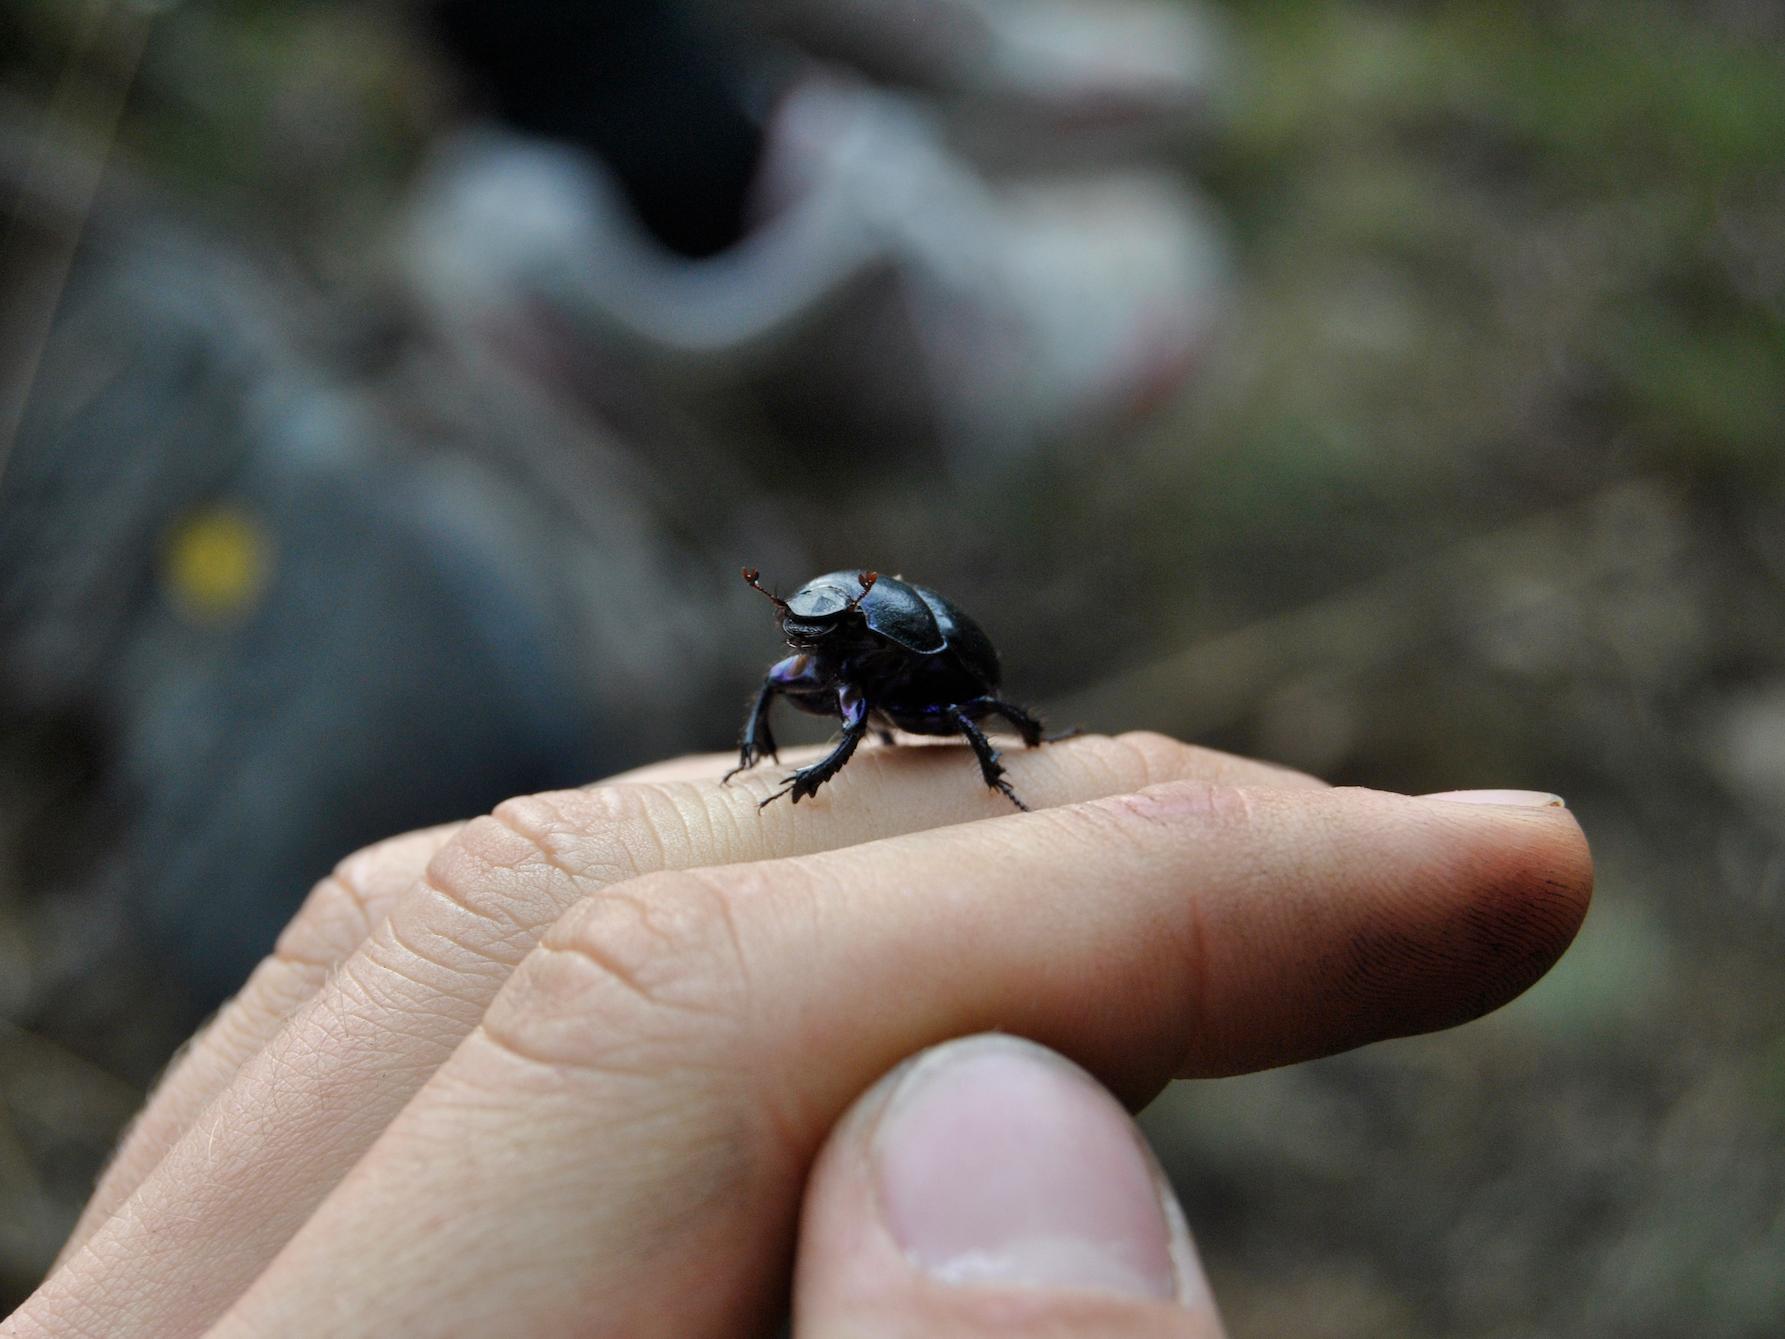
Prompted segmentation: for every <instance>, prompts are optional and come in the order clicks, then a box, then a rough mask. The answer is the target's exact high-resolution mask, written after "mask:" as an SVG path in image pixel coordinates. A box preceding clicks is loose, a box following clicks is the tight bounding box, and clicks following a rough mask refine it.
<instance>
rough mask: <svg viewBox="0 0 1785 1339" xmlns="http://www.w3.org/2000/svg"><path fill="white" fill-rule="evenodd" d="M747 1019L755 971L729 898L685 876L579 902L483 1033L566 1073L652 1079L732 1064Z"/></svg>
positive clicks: (646, 880) (656, 878) (654, 879)
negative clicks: (715, 1061) (620, 1073)
mask: <svg viewBox="0 0 1785 1339" xmlns="http://www.w3.org/2000/svg"><path fill="white" fill-rule="evenodd" d="M748 1013H749V971H748V967H747V964H746V961H745V957H744V952H743V944H742V939H741V937H740V935H739V933H738V926H737V921H736V911H735V909H734V907H733V906H732V904H731V895H730V893H729V891H728V890H727V889H726V888H725V887H723V886H722V885H719V884H716V883H715V882H714V881H712V880H711V879H709V878H706V877H704V876H702V875H700V874H697V873H674V874H659V875H651V876H647V877H643V878H638V879H633V880H631V881H629V882H627V883H624V884H622V885H619V886H616V887H613V888H610V889H607V890H604V891H602V892H598V893H593V894H591V895H589V896H587V897H585V898H583V899H582V900H581V901H579V902H578V903H577V904H576V905H575V906H573V907H572V908H571V909H570V910H569V911H568V912H566V913H565V915H564V916H563V917H562V918H560V919H559V921H558V922H557V923H556V924H555V925H553V926H552V928H551V929H550V930H549V931H548V932H547V933H546V935H545V936H544V938H543V939H542V940H541V941H540V943H539V946H538V947H537V948H536V949H535V950H534V951H533V952H532V953H531V954H530V955H529V956H528V958H527V960H526V961H525V962H524V963H523V964H522V965H521V968H520V970H519V971H517V972H516V973H515V975H514V977H513V979H512V980H511V981H510V982H509V984H508V986H507V987H506V988H505V989H504V991H503V992H502V994H501V996H500V997H499V998H498V999H497V1001H496V1003H495V1004H494V1005H493V1006H492V1008H491V1009H490V1011H489V1013H488V1015H486V1017H485V1020H484V1024H485V1030H486V1031H487V1032H489V1033H490V1035H491V1037H492V1038H493V1039H494V1040H495V1041H496V1042H497V1043H498V1044H501V1045H503V1046H505V1047H506V1048H507V1049H510V1050H513V1051H517V1052H520V1053H522V1054H524V1055H526V1056H528V1057H530V1058H532V1059H534V1060H536V1061H540V1062H542V1063H546V1064H550V1065H553V1066H555V1067H560V1068H571V1069H578V1068H595V1069H601V1070H613V1069H627V1068H630V1069H645V1068H663V1067H665V1066H674V1067H686V1066H688V1065H690V1064H698V1063H701V1062H702V1057H706V1058H708V1059H711V1058H712V1057H718V1056H725V1055H730V1054H733V1053H734V1052H735V1046H734V1044H733V1043H734V1042H735V1039H736V1037H737V1035H738V1033H739V1030H740V1028H741V1027H742V1020H743V1019H744V1018H746V1017H747V1015H748Z"/></svg>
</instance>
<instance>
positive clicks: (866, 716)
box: [725, 567, 1042, 809]
mask: <svg viewBox="0 0 1785 1339" xmlns="http://www.w3.org/2000/svg"><path fill="white" fill-rule="evenodd" d="M759 575H760V574H759V573H758V572H757V571H756V569H755V568H753V567H746V568H745V569H744V580H745V581H747V582H749V583H750V585H751V586H752V587H754V588H755V589H756V590H758V591H761V592H762V593H763V594H764V595H767V596H768V597H769V599H771V600H773V601H774V602H775V608H776V611H777V618H778V619H779V621H780V624H781V632H782V635H783V636H785V637H786V638H787V644H788V645H789V646H790V647H792V648H793V651H794V654H793V655H790V656H788V657H787V659H785V660H783V661H780V662H779V663H777V664H775V665H774V666H772V667H771V668H770V669H769V672H768V677H767V678H765V679H764V680H763V681H762V688H761V689H760V690H759V691H758V692H757V694H756V700H755V702H754V703H752V705H751V707H750V714H749V716H748V717H747V718H746V719H745V721H744V734H743V740H742V743H741V745H740V747H739V750H738V765H737V766H736V767H734V768H732V770H731V771H729V772H727V773H726V774H725V779H726V780H727V781H729V780H731V778H732V777H734V776H736V775H737V774H738V773H739V772H742V771H744V770H745V769H746V768H749V767H754V766H755V765H756V764H757V763H758V762H760V761H761V760H762V759H763V758H765V757H767V758H773V757H775V737H774V735H773V733H772V732H771V731H770V730H769V719H768V710H769V703H770V702H771V701H773V700H774V698H775V695H776V694H780V695H781V696H783V697H785V698H787V699H788V700H789V701H790V702H792V703H793V705H794V706H796V707H798V708H799V709H800V710H801V711H809V712H811V713H812V714H813V715H814V716H837V717H840V718H841V719H842V721H843V736H842V738H841V739H839V740H838V741H837V745H836V747H835V748H833V749H832V750H831V751H830V752H829V753H828V754H826V755H825V756H824V757H823V758H820V759H819V760H818V761H817V762H815V763H813V764H812V765H811V766H809V767H802V768H800V769H799V771H797V772H795V773H794V774H793V775H792V777H790V778H789V779H788V784H787V786H786V787H785V788H783V789H781V790H778V791H776V792H775V793H774V794H773V795H771V796H769V798H768V799H767V800H764V801H763V804H765V805H766V804H768V803H769V802H770V801H771V800H778V799H780V798H781V797H782V796H783V795H792V796H793V802H794V803H795V804H798V803H799V802H800V800H801V799H803V798H804V797H806V796H808V795H812V794H815V793H816V792H817V790H818V788H819V787H820V786H822V785H823V784H824V783H825V782H826V781H829V780H830V779H831V778H832V777H833V776H835V775H836V774H837V773H838V772H839V771H841V770H842V768H843V764H844V763H846V762H848V761H849V756H850V755H851V754H852V753H854V752H855V746H856V745H857V744H859V743H861V741H862V736H863V735H865V734H866V733H867V732H868V730H869V728H870V727H873V728H875V729H876V730H878V732H879V734H880V737H881V738H882V739H883V740H884V741H885V742H887V743H889V744H890V743H892V742H893V737H892V731H893V730H894V729H899V730H908V731H910V732H911V733H912V734H916V735H964V736H965V737H966V740H967V742H968V743H969V744H971V745H972V746H973V752H974V755H975V756H976V757H978V759H979V771H980V775H981V776H983V777H984V778H985V783H986V785H988V786H990V787H992V788H993V789H994V790H997V791H1000V792H1002V793H1003V794H1004V796H1005V797H1006V798H1008V799H1009V800H1010V802H1011V803H1012V804H1014V805H1015V806H1016V807H1017V808H1018V809H1027V808H1028V807H1029V806H1028V805H1026V804H1024V803H1023V802H1022V801H1021V800H1019V799H1018V798H1017V797H1016V792H1015V791H1013V790H1012V789H1011V788H1010V783H1009V782H1007V781H1005V780H1004V768H1003V767H1002V766H1001V765H1000V764H999V762H998V753H997V750H995V749H994V748H993V747H992V745H991V741H990V740H988V739H987V738H986V737H985V732H984V731H983V730H981V729H980V728H979V722H980V721H981V720H983V719H984V718H985V717H987V716H1002V717H1003V718H1004V719H1005V720H1007V721H1009V722H1010V723H1011V725H1013V726H1015V727H1016V732H1017V733H1018V734H1019V735H1021V736H1022V739H1023V743H1025V744H1027V745H1028V746H1029V747H1030V748H1034V747H1035V745H1037V744H1039V743H1041V740H1042V734H1041V722H1040V721H1038V720H1036V719H1035V718H1034V717H1033V716H1031V715H1030V714H1029V713H1028V712H1026V711H1024V710H1023V709H1022V708H1021V707H1018V706H1013V705H1012V704H1011V703H1009V702H1005V701H1004V700H1002V699H1001V698H1000V697H999V696H998V679H999V675H998V653H997V651H996V650H994V649H993V647H992V643H991V641H990V639H988V638H987V637H986V635H985V633H984V632H982V631H981V630H980V627H979V624H977V623H975V622H974V621H973V620H972V619H970V618H968V617H967V615H966V614H965V613H963V612H962V611H961V610H960V609H959V608H957V607H956V606H955V605H954V604H953V603H952V602H951V601H949V600H947V599H944V598H943V597H942V596H940V595H938V594H936V592H935V591H933V590H930V589H929V588H927V587H925V586H919V585H917V584H916V583H914V582H909V581H901V580H900V579H899V578H897V577H883V576H881V575H880V574H879V573H877V572H831V573H829V574H828V575H825V576H821V577H814V578H813V579H812V580H810V581H808V582H807V583H806V584H805V585H803V586H801V587H800V588H799V589H798V590H796V591H795V592H794V593H793V595H792V596H791V597H789V598H788V599H785V600H783V599H782V598H781V597H780V596H778V595H774V594H771V593H770V592H769V591H767V590H764V589H763V587H762V585H761V583H760V582H759V580H758V577H759Z"/></svg>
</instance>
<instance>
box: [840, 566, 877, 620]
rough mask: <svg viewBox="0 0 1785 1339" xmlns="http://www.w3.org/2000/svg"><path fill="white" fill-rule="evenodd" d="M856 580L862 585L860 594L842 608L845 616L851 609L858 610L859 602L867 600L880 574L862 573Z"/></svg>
mask: <svg viewBox="0 0 1785 1339" xmlns="http://www.w3.org/2000/svg"><path fill="white" fill-rule="evenodd" d="M856 580H857V581H859V582H861V583H862V593H861V594H860V595H858V596H856V597H855V598H854V599H853V600H851V601H850V602H849V603H848V604H847V605H845V606H844V607H843V612H844V613H846V614H847V613H849V612H850V611H851V610H852V609H859V608H860V607H861V602H862V601H863V600H865V599H867V598H868V592H869V591H871V590H873V589H874V583H875V582H876V581H878V580H880V573H878V572H863V573H861V574H860V575H859V576H857V577H856Z"/></svg>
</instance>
